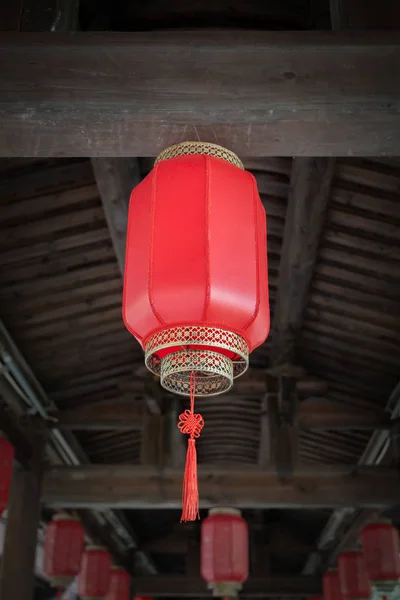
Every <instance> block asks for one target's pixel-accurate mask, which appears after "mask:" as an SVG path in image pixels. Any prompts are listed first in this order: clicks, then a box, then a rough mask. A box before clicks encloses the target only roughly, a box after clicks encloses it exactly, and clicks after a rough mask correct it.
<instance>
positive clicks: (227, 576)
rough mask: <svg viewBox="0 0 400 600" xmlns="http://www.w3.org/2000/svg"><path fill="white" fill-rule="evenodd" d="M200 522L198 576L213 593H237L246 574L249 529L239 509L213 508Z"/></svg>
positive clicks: (222, 595) (216, 594) (215, 594)
mask: <svg viewBox="0 0 400 600" xmlns="http://www.w3.org/2000/svg"><path fill="white" fill-rule="evenodd" d="M208 514H209V516H208V517H207V518H206V519H204V521H203V522H202V524H201V576H202V577H203V579H204V580H205V581H206V582H207V583H208V587H209V588H210V589H212V590H213V595H214V596H221V597H224V596H229V597H232V596H236V595H237V593H238V591H239V590H240V589H241V587H242V584H243V583H244V582H245V581H246V579H247V578H248V576H249V532H248V527H247V523H246V521H245V520H244V519H243V518H242V516H241V513H240V511H239V510H234V509H232V508H213V509H211V510H210V511H209V513H208Z"/></svg>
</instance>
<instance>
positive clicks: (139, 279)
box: [123, 144, 269, 395]
mask: <svg viewBox="0 0 400 600" xmlns="http://www.w3.org/2000/svg"><path fill="white" fill-rule="evenodd" d="M197 146H199V145H197ZM200 146H201V144H200ZM206 146H207V147H208V146H210V145H206ZM202 151H203V150H201V149H200V151H199V153H197V154H194V155H183V156H182V155H180V156H179V155H178V156H175V157H173V158H168V159H166V160H159V162H157V163H156V165H155V167H154V169H153V170H152V171H151V173H150V174H149V175H148V176H147V177H146V178H145V179H144V180H143V181H142V183H140V184H139V185H138V186H137V187H136V188H135V189H134V190H133V192H132V195H131V200H130V206H129V216H128V231H127V245H126V261H125V279H124V298H123V314H124V321H125V324H126V327H127V328H128V329H129V331H130V332H131V333H132V334H133V335H134V336H135V337H136V339H137V340H138V341H139V342H140V343H141V345H142V346H143V348H144V350H145V354H146V365H147V366H148V368H149V369H150V370H151V371H153V372H154V373H156V374H158V375H160V376H161V383H162V385H163V386H164V387H166V388H167V389H169V390H171V391H174V392H176V393H181V394H189V391H190V390H189V373H190V372H191V371H196V372H197V374H198V375H197V382H196V383H197V389H196V392H197V395H211V394H215V393H221V392H223V391H226V390H227V389H229V387H230V386H231V385H232V380H233V378H234V377H236V376H238V375H240V374H242V373H243V372H244V371H245V370H246V368H247V365H248V353H249V352H251V351H252V350H253V349H254V348H256V347H257V346H259V345H260V344H261V343H263V342H264V340H265V339H266V337H267V335H268V331H269V302H268V280H267V256H266V218H265V211H264V208H263V206H262V203H261V200H260V198H259V195H258V192H257V186H256V183H255V179H254V177H253V176H252V175H251V174H250V173H248V172H247V171H245V170H243V169H241V168H239V166H235V164H231V162H229V161H228V160H224V159H221V158H217V157H216V156H209V155H206V154H202V153H201V152H202ZM225 152H227V151H225ZM233 156H234V155H233ZM237 160H238V159H237ZM202 375H204V377H202Z"/></svg>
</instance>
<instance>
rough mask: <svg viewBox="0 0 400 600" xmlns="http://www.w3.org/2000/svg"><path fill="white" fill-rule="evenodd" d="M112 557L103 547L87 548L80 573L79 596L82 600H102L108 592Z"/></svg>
mask: <svg viewBox="0 0 400 600" xmlns="http://www.w3.org/2000/svg"><path fill="white" fill-rule="evenodd" d="M110 575H111V556H110V555H109V553H108V552H107V550H106V549H105V548H102V547H101V546H90V547H88V548H86V550H85V551H84V553H83V557H82V566H81V571H80V573H79V582H78V594H79V596H81V597H82V600H89V599H90V600H102V599H103V598H104V596H105V595H106V594H107V592H108V588H109V585H110Z"/></svg>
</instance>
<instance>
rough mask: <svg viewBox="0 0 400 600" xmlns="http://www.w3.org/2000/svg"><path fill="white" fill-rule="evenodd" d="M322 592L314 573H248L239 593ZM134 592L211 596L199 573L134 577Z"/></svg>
mask: <svg viewBox="0 0 400 600" xmlns="http://www.w3.org/2000/svg"><path fill="white" fill-rule="evenodd" d="M320 593H321V582H320V580H319V578H316V577H315V578H314V577H293V576H291V575H288V576H287V577H250V579H249V580H248V581H247V582H246V583H245V584H244V587H243V590H242V591H241V592H240V596H241V597H242V596H243V597H249V598H268V597H276V596H279V597H283V596H290V597H291V598H301V597H305V596H315V595H317V594H320ZM135 594H136V595H139V596H151V597H153V598H157V597H159V596H162V597H170V596H171V597H180V598H185V597H188V598H193V597H194V598H210V597H211V596H212V591H211V590H209V589H207V584H206V583H205V581H203V579H201V578H200V577H195V576H185V577H182V576H181V577H179V576H177V577H174V576H163V577H161V576H157V577H139V578H137V579H135Z"/></svg>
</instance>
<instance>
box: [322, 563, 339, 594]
mask: <svg viewBox="0 0 400 600" xmlns="http://www.w3.org/2000/svg"><path fill="white" fill-rule="evenodd" d="M322 591H323V598H324V600H343V594H342V590H341V587H340V579H339V572H338V571H337V569H329V571H326V573H324V575H323V577H322Z"/></svg>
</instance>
